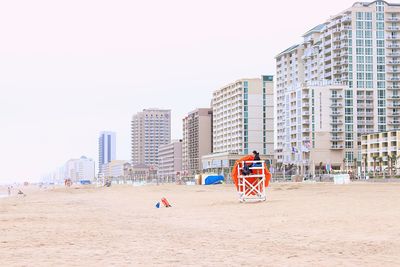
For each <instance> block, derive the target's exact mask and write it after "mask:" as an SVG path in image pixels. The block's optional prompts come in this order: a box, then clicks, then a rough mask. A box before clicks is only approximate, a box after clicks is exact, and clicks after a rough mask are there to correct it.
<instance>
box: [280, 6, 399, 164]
mask: <svg viewBox="0 0 400 267" xmlns="http://www.w3.org/2000/svg"><path fill="white" fill-rule="evenodd" d="M303 38H304V40H303V42H302V43H300V44H297V45H294V46H292V47H290V48H289V49H287V50H285V51H283V52H282V53H280V54H279V55H278V56H277V57H276V67H277V75H276V84H277V88H276V90H277V91H276V104H277V110H276V111H277V129H276V137H277V147H276V148H277V150H276V152H277V153H276V156H277V161H278V162H279V163H281V164H296V163H297V162H307V161H313V162H315V163H316V162H319V161H320V160H319V159H318V158H315V157H313V154H312V149H324V150H325V148H326V147H331V148H330V149H328V150H326V155H327V157H325V158H322V159H326V158H335V157H339V156H338V155H337V154H338V153H341V154H342V157H343V159H344V161H348V162H353V161H354V160H358V161H360V158H361V139H360V137H361V135H362V134H366V133H372V132H377V131H386V130H393V129H397V128H399V126H400V91H399V90H400V75H399V72H398V67H399V64H400V5H399V4H390V3H387V2H385V1H373V2H370V3H366V2H356V3H355V4H354V5H353V6H352V7H350V8H349V9H346V10H344V11H343V12H340V13H339V14H337V15H335V16H332V17H331V18H330V19H328V20H327V21H325V22H323V23H322V24H320V25H318V26H316V27H314V28H313V29H311V30H310V31H308V32H307V33H306V34H304V35H303ZM314 88H325V89H324V90H326V91H329V92H331V95H329V94H327V97H329V98H330V99H331V100H334V99H336V100H337V101H329V100H324V102H327V103H329V102H331V103H332V104H334V103H335V102H336V103H342V106H331V111H330V112H329V115H328V114H327V115H326V116H325V117H324V118H326V119H329V121H330V125H331V126H330V127H328V133H329V135H330V136H329V138H326V140H329V141H320V140H318V139H319V138H317V135H318V133H317V132H318V131H317V129H316V128H317V127H318V126H317V124H316V123H317V121H318V118H317V117H318V115H317V114H316V112H317V111H316V107H315V106H314V104H315V102H314V104H313V101H315V99H314V100H313V97H315V96H316V95H314V96H313V95H312V91H313V90H314ZM335 91H336V93H334V92H335ZM333 94H334V95H335V98H333ZM307 104H308V106H307ZM316 116H317V117H316ZM337 129H340V130H337ZM308 138H309V139H310V141H308ZM318 142H319V143H320V144H318ZM325 142H326V143H325ZM321 143H322V144H321ZM303 146H306V147H310V152H308V151H307V149H305V151H307V152H306V153H298V151H301V150H302V147H303ZM321 146H322V147H321ZM342 161H343V160H342ZM337 163H338V162H337ZM323 164H324V165H325V164H326V165H329V164H328V162H325V160H324V162H323ZM317 165H318V164H317ZM342 165H343V164H342ZM314 167H315V165H314Z"/></svg>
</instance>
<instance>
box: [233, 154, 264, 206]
mask: <svg viewBox="0 0 400 267" xmlns="http://www.w3.org/2000/svg"><path fill="white" fill-rule="evenodd" d="M264 164H265V163H264V162H263V161H242V162H240V164H238V165H237V168H238V170H237V173H238V192H239V200H240V201H241V202H255V201H265V200H266V193H265V179H266V173H265V166H264ZM246 165H247V166H249V169H250V173H249V174H247V172H246V169H247V167H245V166H246Z"/></svg>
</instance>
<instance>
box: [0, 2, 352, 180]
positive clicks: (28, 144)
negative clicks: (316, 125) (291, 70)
mask: <svg viewBox="0 0 400 267" xmlns="http://www.w3.org/2000/svg"><path fill="white" fill-rule="evenodd" d="M353 3H354V1H351V0H336V1H330V2H329V4H328V2H326V1H321V0H302V1H265V0H246V1H244V0H242V1H235V0H213V1H211V0H202V1H191V0H168V1H166V0H158V1H150V0H146V1H144V0H143V1H134V0H113V1H102V0H78V1H75V0H69V1H57V0H49V1H43V0H35V1H32V0H26V1H20V0H12V1H7V0H0V91H1V96H0V125H1V131H0V166H1V168H0V170H1V171H0V183H4V182H7V181H11V180H19V181H24V180H38V179H39V178H40V176H41V175H42V174H44V173H46V172H50V171H52V170H54V169H56V168H57V167H59V166H61V165H62V164H63V163H64V162H65V161H67V160H68V159H70V158H78V157H80V156H82V155H86V156H88V157H90V158H93V159H95V160H96V161H97V158H98V152H97V149H98V148H97V138H98V133H99V132H100V131H102V130H111V131H115V132H117V158H118V159H127V160H129V159H130V119H131V116H132V115H133V114H134V113H136V112H138V111H141V110H142V109H144V108H150V107H158V108H167V109H171V110H172V137H173V138H180V137H181V134H182V129H181V128H182V126H181V122H182V118H183V117H184V116H185V114H187V113H188V112H189V111H191V110H193V109H195V108H198V107H208V106H209V105H210V100H211V94H212V91H213V90H215V89H217V88H219V87H220V86H222V85H224V84H226V83H229V82H232V81H234V80H236V79H239V78H244V77H259V76H260V75H262V74H275V66H274V56H275V55H276V54H278V53H279V52H280V51H282V50H284V49H286V48H287V47H289V46H291V45H292V44H294V43H297V42H300V41H301V35H302V34H303V33H305V32H306V31H307V30H309V29H310V28H312V27H314V26H316V25H317V24H319V23H322V22H323V21H325V20H326V19H328V18H329V16H331V15H334V14H337V13H339V12H340V11H342V10H344V9H346V8H348V7H350V6H351V5H352V4H353Z"/></svg>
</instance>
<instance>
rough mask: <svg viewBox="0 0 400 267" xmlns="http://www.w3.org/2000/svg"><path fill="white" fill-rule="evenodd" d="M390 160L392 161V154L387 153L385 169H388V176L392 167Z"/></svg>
mask: <svg viewBox="0 0 400 267" xmlns="http://www.w3.org/2000/svg"><path fill="white" fill-rule="evenodd" d="M392 162H393V156H392V154H388V155H387V163H388V167H387V169H388V174H389V176H392V167H393V164H392Z"/></svg>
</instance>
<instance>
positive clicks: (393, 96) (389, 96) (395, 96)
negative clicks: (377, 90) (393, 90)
mask: <svg viewBox="0 0 400 267" xmlns="http://www.w3.org/2000/svg"><path fill="white" fill-rule="evenodd" d="M387 99H400V95H388V96H387Z"/></svg>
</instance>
